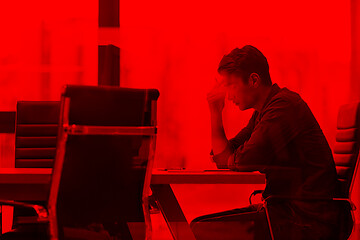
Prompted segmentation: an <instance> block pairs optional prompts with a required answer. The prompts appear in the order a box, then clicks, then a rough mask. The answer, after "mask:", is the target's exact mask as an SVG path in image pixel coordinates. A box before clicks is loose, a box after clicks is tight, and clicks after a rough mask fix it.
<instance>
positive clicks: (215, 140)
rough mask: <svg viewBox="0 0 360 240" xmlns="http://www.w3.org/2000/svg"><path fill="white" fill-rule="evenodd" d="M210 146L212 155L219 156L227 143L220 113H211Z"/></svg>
mask: <svg viewBox="0 0 360 240" xmlns="http://www.w3.org/2000/svg"><path fill="white" fill-rule="evenodd" d="M210 115H211V144H212V149H213V153H214V154H219V153H221V152H223V151H224V150H225V148H226V147H227V146H228V144H229V141H228V139H227V138H226V135H225V131H224V126H223V121H222V113H221V112H211V114H210Z"/></svg>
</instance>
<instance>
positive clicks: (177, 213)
mask: <svg viewBox="0 0 360 240" xmlns="http://www.w3.org/2000/svg"><path fill="white" fill-rule="evenodd" d="M51 172H52V169H47V168H33V169H31V168H0V199H4V200H17V201H25V200H26V201H30V200H47V198H48V193H49V187H50V180H51ZM264 183H265V176H264V175H263V174H260V173H254V172H232V171H228V170H215V171H212V170H209V171H200V170H199V171H188V170H180V171H161V170H154V171H153V175H152V179H151V189H152V192H153V196H154V197H155V199H156V201H157V202H158V204H159V207H160V210H161V212H162V214H163V216H164V218H165V220H166V222H167V224H168V227H169V229H170V232H171V234H172V236H173V238H174V239H177V240H182V239H184V240H195V237H194V235H193V233H192V231H191V229H190V227H189V224H188V223H187V220H186V218H185V216H184V213H183V212H182V210H181V207H180V205H179V203H178V201H177V199H176V197H175V195H174V193H173V191H172V189H171V186H170V184H264Z"/></svg>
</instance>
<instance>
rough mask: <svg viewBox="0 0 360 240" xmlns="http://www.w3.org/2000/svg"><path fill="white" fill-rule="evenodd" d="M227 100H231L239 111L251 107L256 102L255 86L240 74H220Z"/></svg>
mask: <svg viewBox="0 0 360 240" xmlns="http://www.w3.org/2000/svg"><path fill="white" fill-rule="evenodd" d="M220 76H221V81H222V82H223V84H224V86H225V88H226V91H227V96H228V99H229V101H232V102H233V103H234V104H235V105H236V106H238V107H239V109H240V110H241V111H244V110H246V109H249V108H252V107H253V106H254V104H255V102H256V99H257V97H256V96H257V94H256V92H257V91H256V88H255V87H254V86H253V85H252V84H251V83H250V81H247V80H248V79H247V80H246V81H245V79H243V78H242V77H241V76H238V75H234V74H221V75H220Z"/></svg>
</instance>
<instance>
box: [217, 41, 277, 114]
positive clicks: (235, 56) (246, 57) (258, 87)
mask: <svg viewBox="0 0 360 240" xmlns="http://www.w3.org/2000/svg"><path fill="white" fill-rule="evenodd" d="M218 72H219V74H220V75H221V76H222V77H223V78H224V79H223V81H224V84H225V86H226V87H227V93H228V98H229V100H231V101H233V102H234V103H235V104H236V105H237V106H238V107H239V108H240V110H246V109H249V108H252V107H254V106H255V104H257V102H258V101H259V99H260V98H261V96H262V95H263V94H264V89H267V88H268V87H271V85H272V82H271V78H270V73H269V64H268V62H267V60H266V57H265V56H264V55H263V54H262V53H261V52H260V51H259V50H258V49H257V48H255V47H253V46H250V45H246V46H244V47H243V48H241V49H239V48H235V49H234V50H232V51H231V52H230V53H229V54H227V55H225V56H224V57H223V58H222V59H221V61H220V64H219V68H218Z"/></svg>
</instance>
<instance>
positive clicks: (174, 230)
mask: <svg viewBox="0 0 360 240" xmlns="http://www.w3.org/2000/svg"><path fill="white" fill-rule="evenodd" d="M151 190H152V193H153V196H154V198H155V199H156V201H157V203H158V205H159V208H160V210H161V212H162V214H163V216H164V218H165V221H166V223H167V225H168V227H169V229H170V232H171V235H172V236H173V238H174V239H175V240H196V239H195V237H194V234H193V232H192V231H191V229H190V225H189V224H188V222H187V220H186V218H185V216H184V213H183V211H182V210H181V208H180V205H179V203H178V201H177V199H176V197H175V195H174V192H173V191H172V189H171V186H170V185H169V184H154V185H151Z"/></svg>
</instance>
